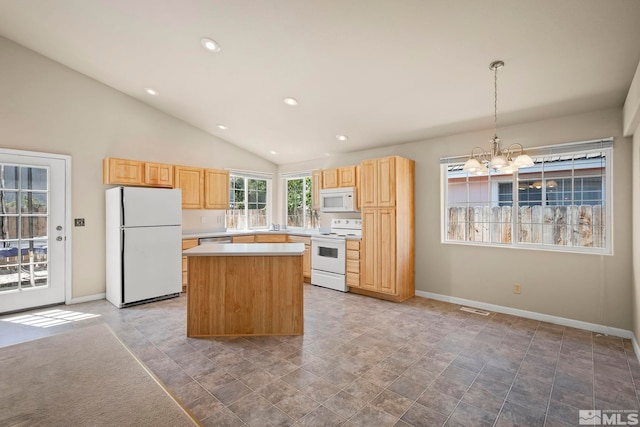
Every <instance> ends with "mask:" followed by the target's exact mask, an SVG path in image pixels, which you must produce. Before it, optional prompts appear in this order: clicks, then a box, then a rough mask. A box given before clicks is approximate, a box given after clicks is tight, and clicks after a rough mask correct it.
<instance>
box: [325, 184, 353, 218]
mask: <svg viewBox="0 0 640 427" xmlns="http://www.w3.org/2000/svg"><path fill="white" fill-rule="evenodd" d="M320 210H321V211H322V212H356V211H357V208H356V189H355V187H344V188H327V189H323V190H320Z"/></svg>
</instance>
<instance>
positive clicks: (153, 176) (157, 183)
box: [144, 162, 173, 187]
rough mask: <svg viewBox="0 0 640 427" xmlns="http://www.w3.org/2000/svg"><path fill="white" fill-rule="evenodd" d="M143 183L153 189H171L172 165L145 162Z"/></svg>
mask: <svg viewBox="0 0 640 427" xmlns="http://www.w3.org/2000/svg"><path fill="white" fill-rule="evenodd" d="M144 183H145V184H147V185H152V186H154V187H173V165H167V164H164V163H151V162H145V163H144Z"/></svg>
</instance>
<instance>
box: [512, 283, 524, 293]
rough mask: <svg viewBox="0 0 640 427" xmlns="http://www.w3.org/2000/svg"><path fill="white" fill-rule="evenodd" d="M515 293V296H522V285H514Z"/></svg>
mask: <svg viewBox="0 0 640 427" xmlns="http://www.w3.org/2000/svg"><path fill="white" fill-rule="evenodd" d="M513 293H514V294H521V293H522V286H521V285H520V283H516V284H514V285H513Z"/></svg>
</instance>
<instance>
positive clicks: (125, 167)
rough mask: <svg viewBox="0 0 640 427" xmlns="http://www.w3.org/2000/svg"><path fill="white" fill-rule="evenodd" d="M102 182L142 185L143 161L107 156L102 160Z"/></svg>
mask: <svg viewBox="0 0 640 427" xmlns="http://www.w3.org/2000/svg"><path fill="white" fill-rule="evenodd" d="M102 183H103V184H120V185H143V184H144V162H140V161H138V160H126V159H114V158H111V157H108V158H106V159H104V160H103V161H102Z"/></svg>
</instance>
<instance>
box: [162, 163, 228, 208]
mask: <svg viewBox="0 0 640 427" xmlns="http://www.w3.org/2000/svg"><path fill="white" fill-rule="evenodd" d="M174 181H175V188H180V189H182V209H228V208H229V171H225V170H219V169H202V168H193V167H190V166H176V167H175V173H174Z"/></svg>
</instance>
